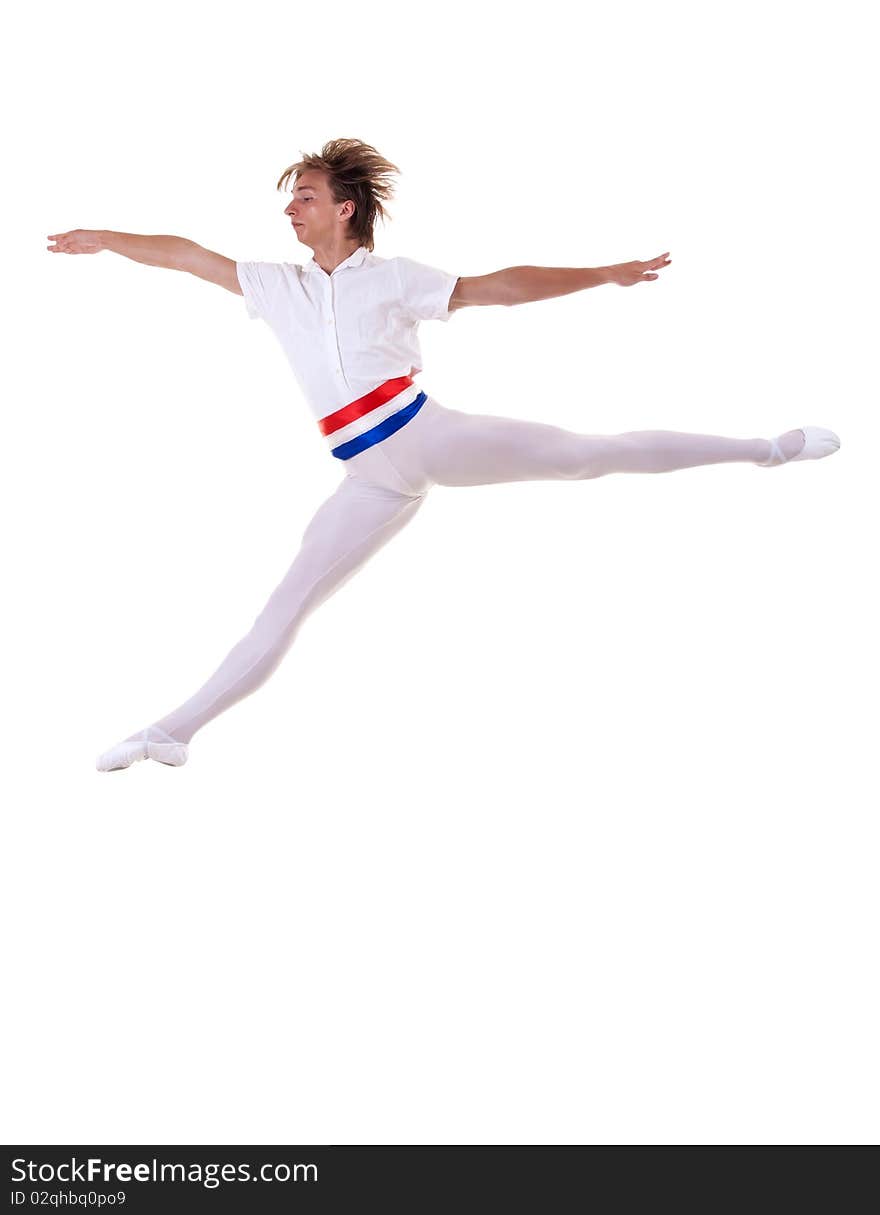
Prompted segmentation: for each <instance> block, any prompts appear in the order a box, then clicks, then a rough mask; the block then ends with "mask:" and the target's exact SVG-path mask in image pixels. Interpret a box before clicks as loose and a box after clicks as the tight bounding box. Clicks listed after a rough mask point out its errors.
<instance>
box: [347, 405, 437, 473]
mask: <svg viewBox="0 0 880 1215" xmlns="http://www.w3.org/2000/svg"><path fill="white" fill-rule="evenodd" d="M427 399H428V398H427V394H426V393H424V392H420V393H419V395H418V396H417V397H416V399H415V400H414V401H413V402H412V404H411V405H406V406H404V408H403V409H401V410H398V412H397V413H393V414H391V416H390V417H387V418H386V419H385V420H384V422H380V423H379V425H378V426H374V427H373V429H372V430H365V431H364V433H363V434H362V435H358V436H357V438H355V439H349V441H348V442H347V443H341V444H340V445H339V447H333V448H331V453H332V455H334V456H336V458H337V460H350V459H351V457H352V456H356V455H357V454H358V452H359V451H364V450H365V449H366V448H367V447H372V446H373V444H374V443H381V442H382V440H383V439H387V438H388V436H389V435H393V434H394V432H395V430H400V428H401V426H406V424H407V422H408V421H409V420H410V418H414V417H415V415H416V414H417V413H418V412H419V410H420V409H421V408H422V406H423V405H424V403H425V401H426V400H427Z"/></svg>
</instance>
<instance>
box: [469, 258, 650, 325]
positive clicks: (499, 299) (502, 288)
mask: <svg viewBox="0 0 880 1215" xmlns="http://www.w3.org/2000/svg"><path fill="white" fill-rule="evenodd" d="M669 264H670V260H669V254H668V253H661V254H660V256H659V257H655V258H652V259H651V261H648V262H621V263H620V264H619V265H616V266H599V267H597V268H596V269H589V268H584V269H577V268H571V269H569V268H568V267H564V266H510V267H509V268H508V269H506V270H496V271H495V273H494V274H484V275H483V276H482V277H480V278H460V279H459V280H458V283H457V284H456V287H455V290H454V291H453V293H452V298H451V300H450V301H449V308H450V311H452V309H454V308H463V307H467V306H468V305H469V304H505V305H507V306H510V305H512V304H530V303H533V302H534V301H535V300H549V299H553V298H554V297H555V296H557V295H570V294H571V292H573V291H583V290H584V289H585V288H587V287H598V286H601V284H602V283H617V284H618V285H619V286H621V287H631V286H632V285H633V283H642V282H648V281H650V280H651V279H655V278H657V277H658V276H657V274H656V273H653V272H654V271H656V270H658V269H660V268H662V267H663V266H668V265H669Z"/></svg>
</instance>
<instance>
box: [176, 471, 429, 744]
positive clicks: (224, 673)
mask: <svg viewBox="0 0 880 1215" xmlns="http://www.w3.org/2000/svg"><path fill="white" fill-rule="evenodd" d="M423 501H424V495H421V496H416V497H412V496H406V495H404V494H400V493H397V492H395V491H393V490H389V489H386V488H384V487H382V486H375V485H370V484H366V483H364V482H359V481H357V480H355V479H354V478H352V477H346V478H344V479H343V481H342V483H341V484H340V485H339V487H338V488H337V489H336V491H335V492H334V493H333V494H332V495H331V496H330V497H329V498H328V499H327V500H326V501H325V502H324V503H323V504H322V505H321V506H320V507H319V509H318V511H317V513H316V514H315V515H314V517H313V518H312V520H311V522H310V523H309V525H308V527H307V528H306V530H305V532H304V533H303V537H302V545H301V547H300V550H299V552H298V553H297V556H296V559H295V560H294V562H293V564H292V565H291V567H290V569H289V570H288V571H287V574H286V575H285V576H284V578H283V579H282V581H281V582H280V583H279V584H278V586H277V587H276V588H275V590H274V591H273V592H272V594H271V596H270V597H269V601H268V603H267V604H266V606H265V607H264V608H263V610H262V611H261V612H260V614H259V616H257V618H256V620H255V621H254V625H253V627H252V629H251V630H250V632H249V633H248V634H247V635H246V636H245V637H244V638H242V640H241V641H239V643H238V644H237V645H236V646H234V647H233V649H232V650H230V652H229V654H228V655H227V656H226V658H225V659H224V660H223V662H222V663H221V664H220V666H219V667H218V669H217V670H216V671H215V672H214V674H213V675H212V676H211V678H210V679H209V680H208V681H207V683H205V684H204V685H203V686H202V687H201V688H200V689H199V690H198V691H197V692H196V693H195V694H194V695H193V696H191V697H190V698H189V700H187V701H185V702H184V703H183V704H182V705H179V706H178V707H177V708H176V709H174V710H173V712H171V713H169V714H167V716H165V717H163V718H161V719H160V720H159V721H157V722H154V723H153V724H154V725H156V726H158V727H159V728H160V729H162V730H164V731H166V732H167V733H168V734H169V735H171V736H172V738H174V739H176V740H177V741H178V742H183V743H188V742H189V740H190V739H191V738H192V736H193V735H194V734H195V732H196V731H197V730H200V729H201V728H202V726H204V725H205V724H206V723H207V722H209V721H211V719H212V718H214V717H216V716H217V715H218V714H220V713H222V712H223V711H224V710H225V709H228V708H229V707H230V706H231V705H233V704H235V703H236V702H237V701H239V700H242V699H243V698H244V697H245V696H249V695H250V694H251V693H252V692H254V691H256V689H257V688H258V687H260V685H261V684H263V683H264V682H265V681H266V680H267V679H268V678H269V676H270V675H271V674H272V672H273V671H274V670H275V668H276V667H277V666H278V664H279V663H280V661H281V659H282V658H283V656H284V655H285V654H286V653H287V651H288V650H289V648H290V646H291V645H292V643H293V640H294V638H295V637H296V635H297V632H298V631H299V627H300V625H301V624H302V622H303V621H304V620H305V619H306V617H307V616H308V615H309V614H310V613H311V612H312V611H314V609H315V608H316V607H318V606H319V605H320V604H321V603H323V602H324V601H325V600H326V599H328V598H329V597H330V596H331V595H332V594H333V593H334V592H335V591H337V590H339V588H340V587H341V586H343V585H344V584H345V583H346V582H347V581H348V580H349V578H351V576H352V575H353V574H354V573H355V572H356V571H357V570H359V569H360V568H361V566H363V565H364V564H365V562H366V561H367V560H368V559H369V558H370V557H371V556H372V555H373V554H374V553H376V552H377V551H378V550H379V549H380V548H382V547H383V545H385V544H386V543H387V542H388V541H389V540H390V539H391V537H392V536H395V535H396V534H397V533H398V532H399V531H400V530H401V529H402V528H403V527H405V525H406V524H407V523H408V522H409V521H410V519H412V518H413V517H414V515H415V514H416V512H417V511H418V509H419V507H420V505H421V504H422V502H423Z"/></svg>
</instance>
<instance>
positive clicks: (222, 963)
mask: <svg viewBox="0 0 880 1215" xmlns="http://www.w3.org/2000/svg"><path fill="white" fill-rule="evenodd" d="M23 13H24V10H19V15H18V17H17V18H16V22H17V28H16V29H15V30H14V37H12V38H10V40H9V42H8V43H7V47H6V55H5V58H6V65H5V70H4V74H3V91H4V94H5V96H4V112H5V113H6V115H7V119H8V120H9V121H8V123H7V138H6V169H7V170H8V171H9V172H8V174H7V179H6V187H5V190H4V209H5V211H6V222H5V225H4V227H5V233H6V242H5V250H4V252H5V258H4V260H5V292H4V295H5V306H4V312H5V315H6V323H5V332H6V336H7V341H8V348H7V354H6V355H5V357H4V367H5V370H6V376H7V383H6V386H5V393H4V397H5V411H4V412H5V441H4V444H3V466H4V472H3V478H2V484H3V497H4V504H3V513H4V518H5V521H6V528H5V546H4V547H5V555H4V566H5V570H6V573H7V575H9V580H8V581H7V591H6V595H5V599H4V607H5V612H6V617H7V618H6V624H5V627H4V630H3V634H4V636H3V640H4V649H5V651H6V652H5V656H4V666H3V669H4V685H5V689H4V690H5V696H4V718H5V720H4V723H3V744H4V755H5V758H4V766H3V783H4V787H5V789H6V795H5V798H4V801H5V806H6V810H5V814H6V819H5V837H6V843H7V860H6V864H5V875H4V886H5V893H4V902H5V943H4V954H5V961H6V971H7V975H8V976H9V978H10V987H9V995H8V997H7V999H6V1001H5V1004H4V1010H3V1019H4V1032H3V1039H4V1043H5V1048H6V1051H7V1059H6V1062H5V1068H4V1071H5V1077H6V1083H5V1089H6V1103H5V1111H4V1126H3V1127H2V1132H3V1135H4V1136H5V1140H4V1141H5V1142H7V1143H38V1144H39V1143H41V1144H52V1143H85V1144H87V1143H90V1142H93V1143H115V1144H138V1143H142V1144H153V1143H168V1144H185V1143H194V1144H199V1143H201V1144H224V1143H225V1144H259V1143H265V1144H283V1143H291V1144H295V1143H305V1144H318V1143H340V1144H347V1143H367V1144H393V1143H398V1144H415V1143H423V1144H450V1143H464V1144H479V1143H484V1144H529V1143H533V1144H543V1143H559V1144H583V1143H633V1144H640V1143H665V1144H674V1143H695V1144H704V1143H729V1144H741V1143H869V1142H876V1139H877V1135H878V1129H880V1128H878V1125H877V1106H876V1090H877V1083H878V1079H880V1076H878V1054H877V1035H876V1026H877V1018H878V1008H877V1002H878V1001H877V979H876V948H877V941H876V924H877V919H876V916H877V893H876V891H877V882H876V874H877V860H878V858H877V843H878V826H877V781H876V765H875V762H874V760H873V759H872V753H873V752H874V751H875V749H876V741H877V724H878V723H877V714H876V694H875V688H876V683H877V677H878V663H877V658H878V655H877V647H876V641H875V631H876V620H877V611H878V603H877V597H876V592H875V590H874V586H873V579H874V575H875V572H876V571H875V569H874V566H875V553H876V530H875V527H874V526H871V525H870V524H869V519H870V518H871V516H873V518H874V519H876V514H875V512H876V509H877V492H876V476H877V473H876V469H877V459H878V446H877V444H878V433H880V428H878V424H877V412H878V393H877V379H876V368H877V355H876V342H877V321H878V314H877V305H876V301H877V271H876V265H875V257H874V253H875V248H874V246H875V229H876V217H877V213H878V202H880V200H878V197H877V192H876V190H875V188H874V185H873V183H872V182H871V181H870V176H869V175H870V173H871V171H872V169H873V167H874V165H873V161H874V160H875V157H874V154H873V151H872V149H873V148H874V144H875V136H876V123H875V116H876V107H877V101H878V98H877V95H876V88H875V81H876V55H877V46H876V43H873V42H871V40H870V39H869V37H868V24H867V17H868V6H867V5H861V4H855V3H850V4H843V5H841V4H840V3H837V4H835V5H833V6H832V5H831V4H830V3H829V4H815V3H812V4H810V3H807V4H804V3H797V4H796V3H779V2H777V3H767V2H766V0H764V2H762V3H760V4H758V3H747V4H743V3H742V0H739V2H738V3H736V4H735V5H734V4H730V5H728V6H724V7H722V6H720V5H710V6H707V5H703V4H698V3H675V4H662V5H655V4H648V3H644V4H635V3H620V4H615V5H613V6H609V5H605V4H601V5H599V4H590V5H587V6H581V8H580V10H579V11H578V12H576V11H575V10H572V9H571V7H570V6H569V5H566V4H563V3H561V2H560V0H551V2H549V3H545V4H542V5H540V6H538V7H534V6H526V7H525V8H524V9H522V10H517V9H511V8H510V6H508V5H506V4H484V5H480V6H475V5H473V4H461V3H447V4H444V5H442V6H438V7H436V8H434V9H433V10H431V9H425V10H419V11H416V10H414V9H413V7H412V5H411V4H401V3H396V2H394V3H387V4H384V5H381V6H378V7H377V6H355V5H349V6H344V5H335V6H332V7H326V6H324V7H320V6H316V5H311V6H305V7H303V6H298V5H282V4H277V5H272V4H265V3H259V2H254V3H249V4H248V5H246V6H245V7H244V8H242V7H241V6H239V5H226V6H224V5H218V4H207V3H204V4H183V5H181V4H173V5H169V4H164V3H158V4H157V3H154V4H152V5H150V6H149V7H148V8H146V9H144V8H130V7H129V8H126V7H123V8H121V9H120V8H119V7H118V6H115V5H110V4H97V3H88V2H86V3H81V4H79V5H77V6H76V8H75V9H71V8H70V6H68V5H61V4H58V3H53V4H48V5H42V6H40V8H39V9H36V10H33V11H32V12H29V13H28V14H27V15H23ZM575 22H577V24H575ZM340 136H355V137H357V138H360V139H364V140H366V141H367V142H368V143H371V144H373V145H374V146H375V147H377V148H378V149H379V151H380V152H381V153H382V154H383V155H385V156H386V157H388V158H389V159H390V160H391V161H392V162H393V163H394V164H396V165H397V166H399V168H400V169H401V178H400V181H399V186H398V192H397V197H396V199H395V201H394V202H392V204H391V212H392V221H391V222H390V223H389V224H388V225H387V226H386V227H384V228H383V227H381V226H380V227H379V228H378V229H377V232H376V250H375V251H376V253H377V254H378V255H379V256H383V257H392V256H395V255H398V254H403V255H407V256H410V257H414V258H416V259H417V260H419V261H422V262H427V263H428V264H431V265H435V266H439V267H442V268H444V269H446V270H449V271H452V272H454V273H456V274H461V275H479V274H484V273H488V272H489V271H492V270H495V269H499V268H501V267H504V266H510V265H524V264H525V265H548V266H554V265H555V266H595V265H604V264H609V263H613V262H620V261H628V260H632V259H637V258H638V259H648V258H650V257H653V256H655V255H657V254H659V253H662V252H664V251H666V250H668V251H669V252H670V256H671V259H672V264H671V265H670V266H669V267H668V268H666V269H665V270H663V271H662V272H661V275H660V278H659V279H658V280H657V281H655V282H651V283H644V284H639V285H637V286H635V287H631V288H627V289H622V288H619V287H617V286H614V285H608V286H604V287H600V288H596V289H591V290H588V291H584V292H582V293H579V294H576V295H569V296H566V297H562V298H558V299H554V300H549V301H543V302H540V303H534V304H530V305H525V306H521V307H518V308H513V309H505V308H490V309H478V308H469V309H466V310H464V311H463V312H459V313H456V314H455V316H454V317H453V318H452V320H451V321H450V322H449V323H448V324H446V325H441V324H432V323H427V324H423V325H422V328H421V340H422V348H423V352H424V355H425V371H424V372H423V374H422V375H421V376H420V382H421V384H422V386H423V387H424V388H426V390H427V391H428V392H429V393H430V394H431V395H433V396H434V397H435V398H436V399H437V400H438V401H439V402H440V403H441V404H444V405H447V406H449V407H451V408H455V409H463V410H469V411H472V412H486V413H496V414H500V415H504V416H510V417H517V418H531V419H536V420H542V421H548V422H552V423H554V424H556V425H560V426H564V427H567V428H568V429H571V430H574V431H581V432H588V433H596V432H615V433H616V432H620V431H627V430H639V429H671V430H684V431H697V432H701V433H714V434H724V435H732V436H737V437H753V436H755V435H761V436H765V437H769V436H771V435H774V434H779V433H780V432H782V431H785V430H788V429H790V428H792V427H795V426H799V425H805V424H809V425H819V426H827V427H830V428H832V429H833V430H835V431H836V432H837V433H838V434H839V435H840V437H841V450H840V452H839V453H838V454H837V455H835V456H833V457H832V458H831V459H828V460H823V461H816V462H799V463H797V464H792V465H789V466H787V467H783V468H780V469H774V470H770V471H768V470H764V469H758V468H756V467H754V466H752V465H749V464H724V465H715V466H710V467H701V468H695V469H688V470H684V471H678V472H673V473H668V474H662V475H657V476H649V475H644V476H638V475H618V476H611V477H607V478H603V479H600V480H598V481H592V482H575V483H570V482H569V483H550V482H542V483H539V482H533V483H518V484H512V485H500V486H488V487H475V488H468V489H453V488H435V489H434V490H432V491H431V494H430V496H429V499H428V501H427V502H426V503H425V505H424V506H423V507H422V510H421V511H420V512H419V514H418V515H417V517H416V519H415V520H414V521H413V523H412V524H411V525H410V527H409V528H407V529H406V530H405V531H404V532H403V533H402V534H401V535H399V536H398V537H396V538H395V539H394V541H393V542H392V543H391V544H390V545H389V546H388V547H387V548H386V549H383V550H382V551H381V552H380V553H379V554H378V555H376V556H375V557H374V559H373V560H372V561H371V562H370V563H369V565H368V566H367V567H365V568H364V570H362V571H361V572H360V573H359V574H358V575H357V577H356V578H355V579H353V580H352V581H351V582H350V583H348V584H347V585H346V586H345V587H344V588H343V589H342V590H340V591H339V593H338V595H337V596H335V597H334V598H332V599H331V600H329V601H328V602H327V603H326V604H325V605H324V606H323V607H321V608H320V610H319V611H318V612H316V614H315V615H314V616H313V617H311V618H310V619H309V620H308V621H307V622H306V624H305V625H304V626H303V629H302V631H301V633H300V636H299V637H298V639H297V641H296V643H295V645H294V647H293V649H292V650H291V652H290V653H289V654H288V655H287V657H286V659H285V661H284V663H283V664H282V666H281V667H280V668H279V669H278V671H277V672H276V673H275V674H274V676H273V677H272V678H271V679H270V680H269V681H268V682H267V683H266V684H265V685H264V686H263V687H262V688H261V689H259V691H258V692H257V693H255V694H254V695H253V696H251V697H249V698H248V699H246V700H245V701H243V702H240V703H239V704H238V705H236V706H234V707H233V708H232V709H230V710H229V711H228V712H226V713H225V714H224V715H222V716H221V717H219V718H217V719H215V720H214V721H213V722H211V723H209V724H208V726H206V727H205V729H204V730H203V731H202V732H200V733H199V734H198V735H197V736H196V737H195V738H194V739H193V742H192V745H191V747H190V758H189V762H188V764H187V765H186V766H185V767H184V768H181V769H173V768H167V767H162V766H160V765H158V764H155V763H140V764H136V765H135V766H134V767H132V768H131V769H129V770H128V771H125V772H119V773H112V774H104V773H98V772H97V771H96V770H95V767H94V760H95V757H96V756H97V754H98V753H99V752H100V751H103V750H105V749H106V748H107V747H109V746H111V745H112V744H113V743H115V742H117V741H118V740H119V739H121V738H124V737H126V736H127V735H128V734H130V733H132V732H133V731H134V730H136V729H138V728H139V727H141V726H142V725H146V724H147V723H149V722H151V721H153V720H155V719H156V718H158V717H160V716H161V715H163V714H165V713H167V712H168V711H169V710H170V709H171V708H173V707H174V706H176V705H177V704H178V703H180V702H181V701H182V700H184V699H185V698H187V697H188V696H189V695H190V694H191V693H192V692H193V691H194V690H195V689H196V688H197V687H199V686H201V684H202V683H203V682H204V680H205V679H206V678H207V677H208V676H209V675H210V674H211V673H212V672H213V671H214V669H215V668H216V666H217V665H218V663H219V662H220V661H221V660H222V659H223V658H224V657H225V655H226V654H227V652H228V651H229V649H230V648H231V647H232V645H233V644H234V643H235V642H236V641H238V640H239V638H240V637H241V636H242V635H243V634H244V633H245V632H247V630H248V629H249V628H250V626H251V624H252V623H253V620H254V618H255V617H256V615H257V613H258V612H259V610H260V609H261V607H262V606H263V603H264V602H265V600H266V598H267V597H268V595H269V593H270V592H271V590H272V589H273V588H274V587H275V585H276V584H277V582H278V581H280V579H281V577H282V576H283V574H284V572H285V571H286V569H287V567H288V565H289V564H290V562H291V561H292V560H293V557H294V556H295V553H296V550H297V548H298V545H299V540H300V537H301V535H302V532H303V530H304V528H305V526H306V524H307V523H308V521H309V519H310V518H311V516H312V514H313V512H314V510H315V509H316V508H317V506H318V505H319V504H320V503H321V502H322V501H323V500H324V498H326V497H327V496H328V495H329V494H330V493H331V492H332V490H333V489H334V488H335V486H336V484H337V482H338V480H339V477H340V469H339V468H338V467H337V463H336V461H334V460H332V458H330V457H329V456H328V453H327V450H326V446H325V442H324V440H323V439H322V438H321V436H320V435H319V434H318V431H317V428H316V426H315V424H314V420H313V418H312V416H311V414H310V411H309V410H308V408H307V406H306V404H305V401H304V400H303V399H302V397H301V396H300V394H299V390H298V387H297V385H296V383H295V381H294V379H293V376H292V375H291V373H290V370H289V368H288V366H287V364H286V362H285V360H284V356H283V353H282V351H281V348H280V346H278V344H277V341H276V339H275V338H274V336H273V334H272V333H271V331H270V330H269V329H268V327H267V326H266V325H264V324H263V323H262V322H254V321H250V320H249V319H248V318H247V315H246V312H245V306H244V301H243V300H242V299H241V298H240V297H238V296H234V295H232V294H230V293H228V292H226V291H224V290H223V289H221V288H218V287H215V286H213V285H211V284H209V283H206V282H204V281H201V280H199V279H196V278H193V277H189V276H186V275H183V274H179V273H172V272H169V271H165V270H160V269H157V268H152V267H146V266H143V265H139V264H137V263H135V262H132V261H130V260H127V259H124V258H121V257H119V256H117V255H114V254H111V253H106V252H105V253H102V254H100V255H98V256H95V257H67V256H64V255H51V254H49V253H48V252H47V245H48V243H49V242H48V241H47V239H46V236H47V235H48V234H49V233H55V232H61V231H65V230H68V229H71V228H75V227H86V228H111V229H115V230H117V231H131V232H140V233H175V234H178V235H182V236H186V237H189V238H190V239H192V240H195V241H197V242H198V243H200V244H202V245H204V246H206V247H208V248H211V249H215V250H218V251H220V252H222V253H224V254H226V255H227V256H230V257H233V258H236V259H242V260H278V261H281V260H287V261H300V262H302V261H305V260H307V259H308V257H309V256H311V251H310V250H308V249H306V248H304V247H302V246H300V245H299V244H298V242H297V241H296V238H295V237H294V235H293V234H292V232H291V230H290V228H289V226H288V224H287V223H286V222H285V220H284V218H283V215H282V212H283V208H284V206H285V205H286V203H287V201H288V200H289V195H288V194H283V193H279V192H277V191H276V190H275V182H276V181H277V179H278V176H279V175H280V173H281V171H282V170H283V169H284V168H285V167H286V166H287V165H289V164H291V163H292V162H293V161H295V160H298V159H299V158H300V156H301V154H302V153H304V152H309V151H315V152H317V151H319V150H320V147H321V145H322V143H323V142H325V141H326V140H329V139H332V138H336V137H340Z"/></svg>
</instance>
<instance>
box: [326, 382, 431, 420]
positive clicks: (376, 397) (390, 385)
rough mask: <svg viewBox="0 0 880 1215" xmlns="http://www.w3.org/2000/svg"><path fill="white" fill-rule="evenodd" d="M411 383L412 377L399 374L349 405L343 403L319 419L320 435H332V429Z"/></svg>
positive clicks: (394, 395) (381, 403) (361, 413)
mask: <svg viewBox="0 0 880 1215" xmlns="http://www.w3.org/2000/svg"><path fill="white" fill-rule="evenodd" d="M412 383H413V378H412V376H410V375H400V376H398V377H397V379H396V380H386V381H385V383H384V384H380V385H379V387H378V388H374V389H373V391H372V392H368V393H367V395H366V396H365V397H358V399H357V400H356V401H352V402H351V404H350V405H343V406H342V408H341V409H337V410H336V412H335V413H328V414H327V416H326V418H321V419H319V421H318V429H319V430H320V431H321V434H322V435H332V434H333V432H334V430H339V429H340V428H341V427H343V426H347V425H348V424H349V422H354V421H355V419H356V418H362V417H363V416H364V414H365V413H369V412H370V410H371V409H375V408H376V407H377V406H378V405H384V404H385V402H386V401H390V400H391V398H392V397H396V396H397V395H398V393H401V392H403V390H404V389H405V388H407V387H408V386H409V385H410V384H412Z"/></svg>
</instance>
